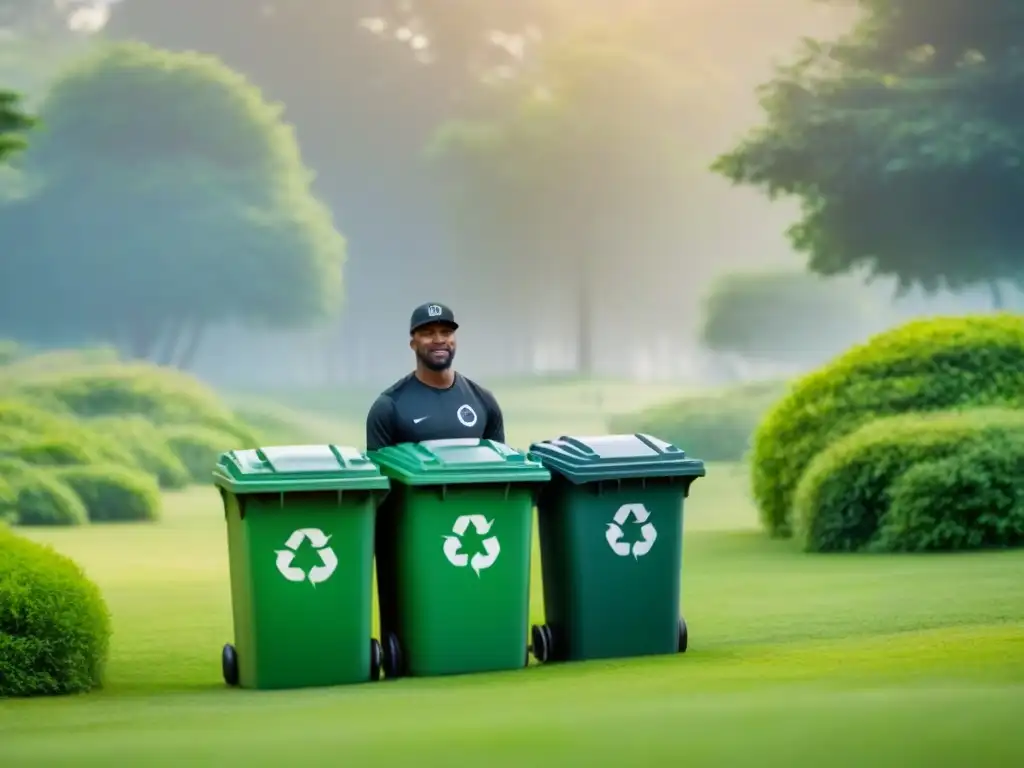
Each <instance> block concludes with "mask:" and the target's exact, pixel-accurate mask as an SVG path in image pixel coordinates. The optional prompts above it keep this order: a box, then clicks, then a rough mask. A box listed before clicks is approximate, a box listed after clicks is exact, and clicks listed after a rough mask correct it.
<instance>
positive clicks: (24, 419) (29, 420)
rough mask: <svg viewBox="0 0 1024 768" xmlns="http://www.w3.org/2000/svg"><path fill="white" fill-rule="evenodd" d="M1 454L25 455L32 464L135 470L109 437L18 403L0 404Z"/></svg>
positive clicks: (75, 421) (66, 417) (73, 420)
mask: <svg viewBox="0 0 1024 768" xmlns="http://www.w3.org/2000/svg"><path fill="white" fill-rule="evenodd" d="M0 452H2V453H3V454H4V455H8V456H10V455H20V454H21V453H22V452H24V454H25V458H26V459H32V462H33V463H35V462H36V461H38V462H39V463H43V464H54V463H57V464H61V463H64V464H66V463H93V462H105V463H110V464H121V465H123V466H127V467H137V466H138V465H137V463H136V461H135V459H134V458H133V457H132V454H131V453H130V452H129V451H128V450H126V449H125V448H124V447H123V446H121V445H119V444H118V443H117V441H116V440H114V439H113V438H112V437H110V436H108V435H105V434H103V433H102V432H100V431H98V430H94V429H90V428H89V427H88V426H87V425H86V424H85V423H83V422H81V421H79V420H78V419H76V418H74V417H73V416H70V415H61V414H59V413H57V414H54V413H47V412H46V411H45V410H43V409H42V408H40V407H38V406H36V405H34V404H32V403H26V402H24V401H19V400H0Z"/></svg>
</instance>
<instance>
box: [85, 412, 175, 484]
mask: <svg viewBox="0 0 1024 768" xmlns="http://www.w3.org/2000/svg"><path fill="white" fill-rule="evenodd" d="M86 423H87V424H88V425H89V426H90V427H91V428H92V429H96V430H99V431H101V432H103V433H104V434H107V435H110V436H111V437H112V438H114V439H115V440H117V441H118V442H119V443H120V444H121V445H123V446H124V447H125V449H126V450H128V451H130V452H131V454H132V456H133V457H134V458H135V461H136V462H137V463H138V465H139V467H141V468H142V469H143V470H145V471H146V472H148V473H149V474H151V475H153V477H155V478H156V480H157V483H159V485H160V487H161V488H163V489H165V490H180V489H182V488H185V487H186V486H187V485H188V484H189V483H190V482H191V478H190V477H189V473H188V470H187V469H186V468H185V465H184V464H183V463H182V462H181V460H180V459H179V458H178V457H177V456H175V455H174V451H172V450H171V449H170V448H169V447H168V445H167V441H166V440H164V437H163V435H162V434H161V433H160V429H159V428H158V427H157V426H155V425H154V424H153V423H151V422H150V421H148V420H147V419H145V418H144V417H142V416H103V417H99V418H94V419H89V420H87V422H86Z"/></svg>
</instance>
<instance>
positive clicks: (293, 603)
mask: <svg viewBox="0 0 1024 768" xmlns="http://www.w3.org/2000/svg"><path fill="white" fill-rule="evenodd" d="M213 477H214V484H215V485H216V486H217V487H218V488H219V489H220V493H221V497H222V500H223V502H224V514H225V518H226V520H227V539H228V558H229V565H230V574H231V602H232V617H233V622H234V644H230V643H229V644H227V645H225V646H224V648H223V651H222V659H221V661H222V669H223V675H224V681H225V682H226V683H227V684H228V685H238V686H240V687H242V688H255V689H282V688H303V687H310V686H330V685H342V684H348V683H358V682H364V681H369V680H378V679H380V672H381V663H382V657H383V653H382V649H381V645H380V642H379V641H378V640H376V639H374V638H372V637H371V621H372V616H373V587H372V580H373V532H374V524H375V517H376V508H377V505H378V504H379V503H380V500H381V499H382V498H383V497H386V494H387V492H388V489H389V487H390V483H389V481H388V479H387V478H386V477H384V476H383V475H381V473H380V471H379V470H378V469H377V467H376V466H375V465H374V464H373V463H372V462H371V461H369V459H367V458H366V455H365V454H363V453H361V452H360V451H358V450H356V449H355V448H350V447H345V446H337V445H322V446H321V445H313V446H279V447H267V448H257V449H255V450H239V451H230V452H228V453H225V454H223V455H222V456H221V457H220V459H219V460H218V462H217V465H216V468H215V469H214V472H213Z"/></svg>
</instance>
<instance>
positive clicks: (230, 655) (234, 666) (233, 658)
mask: <svg viewBox="0 0 1024 768" xmlns="http://www.w3.org/2000/svg"><path fill="white" fill-rule="evenodd" d="M220 668H221V672H222V673H223V675H224V682H225V683H227V684H228V685H230V686H236V685H238V654H237V653H236V652H235V646H233V645H232V644H231V643H227V644H226V645H225V646H224V649H223V650H222V651H221V653H220Z"/></svg>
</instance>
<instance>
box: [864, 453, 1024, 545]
mask: <svg viewBox="0 0 1024 768" xmlns="http://www.w3.org/2000/svg"><path fill="white" fill-rule="evenodd" d="M889 499H890V505H889V511H888V513H887V514H886V516H885V517H884V519H883V521H882V526H881V528H880V530H879V533H878V545H877V548H878V549H882V550H885V551H889V552H937V551H955V550H974V549H994V548H1003V547H1020V546H1022V545H1024V439H1021V440H1020V445H1019V446H1018V450H1017V451H1015V452H1012V453H1002V452H997V451H995V450H993V448H992V447H991V446H975V447H974V448H973V449H971V450H967V451H963V452H960V453H959V454H958V455H956V456H951V457H950V458H948V459H942V460H940V461H934V462H929V463H927V464H919V465H917V466H916V467H911V468H910V469H908V470H907V471H906V472H904V473H903V475H902V476H900V477H899V478H897V480H896V481H895V482H894V483H893V485H892V488H891V489H890V492H889Z"/></svg>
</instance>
